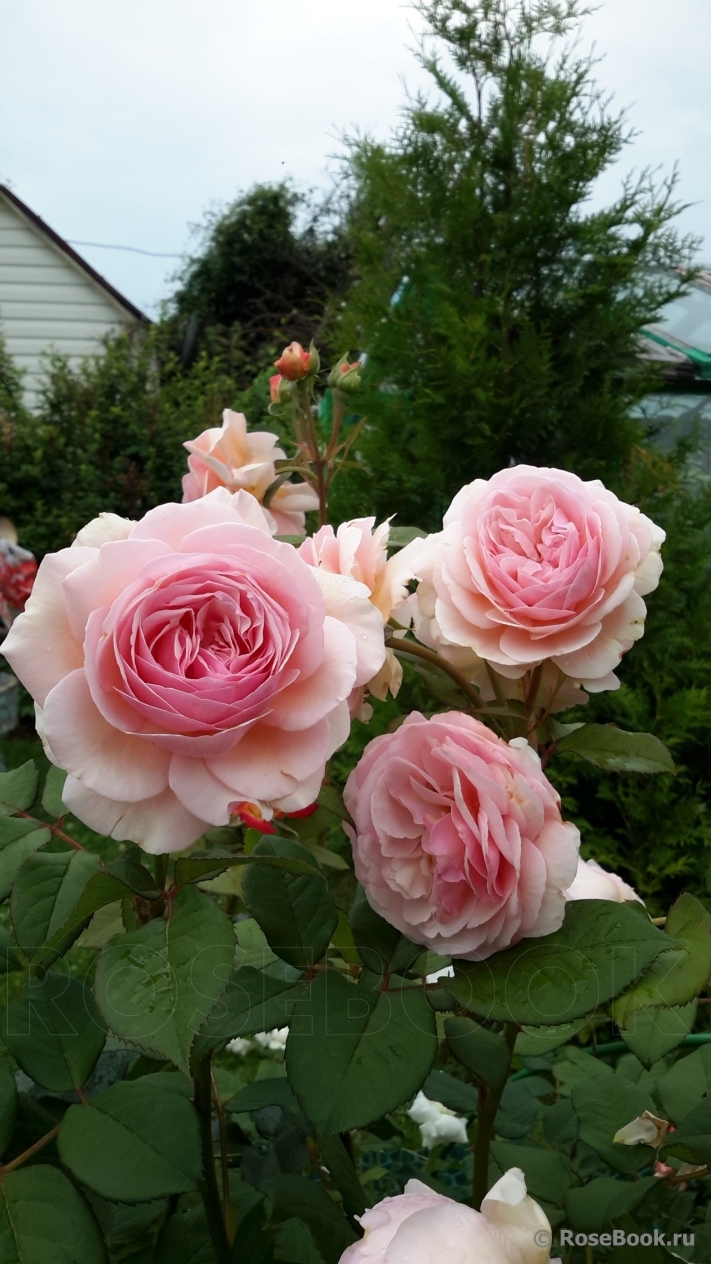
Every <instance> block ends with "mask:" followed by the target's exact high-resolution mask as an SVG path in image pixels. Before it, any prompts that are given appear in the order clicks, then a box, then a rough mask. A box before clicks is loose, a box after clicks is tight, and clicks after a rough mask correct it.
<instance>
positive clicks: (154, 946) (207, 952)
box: [96, 887, 235, 1073]
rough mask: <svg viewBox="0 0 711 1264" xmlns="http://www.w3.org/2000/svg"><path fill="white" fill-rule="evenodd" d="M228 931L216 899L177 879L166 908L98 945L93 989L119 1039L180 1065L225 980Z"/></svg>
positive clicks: (230, 945) (185, 1065)
mask: <svg viewBox="0 0 711 1264" xmlns="http://www.w3.org/2000/svg"><path fill="white" fill-rule="evenodd" d="M234 948H235V941H234V932H233V929H232V926H231V923H230V922H229V920H228V919H227V917H226V916H225V914H224V912H223V911H222V909H220V907H219V906H218V905H217V904H216V903H215V902H214V900H211V899H210V898H209V896H207V895H203V894H202V892H199V891H197V890H196V889H195V888H194V887H184V888H183V890H182V891H180V892H179V894H178V895H176V897H175V899H174V900H173V901H172V903H171V907H170V914H169V916H168V917H167V918H166V919H165V920H164V919H154V920H152V921H150V922H147V924H146V925H145V926H141V927H140V929H139V930H136V931H132V932H130V933H128V934H124V935H119V936H117V937H116V938H115V939H112V940H110V942H109V943H108V944H107V945H106V947H105V948H104V950H103V952H102V954H101V958H100V960H99V964H98V967H97V973H96V997H97V1002H98V1005H99V1008H100V1010H101V1012H102V1014H103V1015H104V1018H105V1019H106V1021H107V1022H108V1024H109V1026H110V1027H111V1029H112V1030H113V1031H114V1032H115V1033H116V1034H117V1035H118V1036H121V1037H122V1039H124V1040H127V1041H128V1042H129V1043H132V1044H137V1045H138V1046H139V1047H140V1048H142V1049H145V1050H147V1051H149V1052H150V1053H152V1054H153V1055H154V1056H157V1057H162V1058H165V1059H167V1060H168V1061H171V1062H174V1063H175V1065H176V1066H178V1067H180V1068H181V1070H184V1071H185V1072H186V1073H187V1072H189V1068H190V1049H191V1046H192V1043H193V1041H194V1039H195V1036H196V1034H197V1032H198V1030H199V1028H200V1027H201V1025H202V1023H203V1022H204V1020H205V1018H206V1017H207V1015H208V1014H209V1012H210V1010H211V1009H212V1008H213V1006H214V1005H215V1003H216V1001H218V1000H219V998H220V997H221V996H222V993H223V992H224V991H225V988H226V987H227V984H228V982H229V976H230V970H231V968H232V960H233V956H234Z"/></svg>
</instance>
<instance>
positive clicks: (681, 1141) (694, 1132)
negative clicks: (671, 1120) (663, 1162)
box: [660, 1097, 711, 1165]
mask: <svg viewBox="0 0 711 1264" xmlns="http://www.w3.org/2000/svg"><path fill="white" fill-rule="evenodd" d="M660 1154H661V1156H662V1157H663V1158H667V1157H668V1156H669V1155H670V1154H673V1155H676V1157H677V1158H680V1159H683V1160H684V1161H685V1162H687V1163H708V1164H710V1165H711V1097H705V1098H704V1100H703V1101H702V1102H700V1103H699V1105H698V1106H695V1107H694V1109H693V1110H692V1111H689V1114H688V1115H686V1116H685V1118H684V1119H682V1120H681V1122H680V1123H679V1124H677V1127H676V1131H675V1132H673V1133H671V1134H670V1136H669V1137H668V1138H667V1141H666V1144H665V1145H663V1146H662V1149H661V1151H660Z"/></svg>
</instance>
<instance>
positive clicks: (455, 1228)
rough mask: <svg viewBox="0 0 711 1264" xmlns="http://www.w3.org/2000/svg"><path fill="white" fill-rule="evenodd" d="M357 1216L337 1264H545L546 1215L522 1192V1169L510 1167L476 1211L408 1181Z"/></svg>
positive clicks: (547, 1242)
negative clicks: (358, 1234)
mask: <svg viewBox="0 0 711 1264" xmlns="http://www.w3.org/2000/svg"><path fill="white" fill-rule="evenodd" d="M359 1220H360V1222H361V1224H362V1226H363V1228H364V1229H365V1236H364V1237H363V1238H362V1239H361V1241H360V1242H354V1243H353V1245H352V1246H349V1247H348V1248H347V1250H346V1251H344V1253H343V1255H342V1256H341V1260H340V1264H370V1262H371V1261H372V1260H378V1261H379V1264H444V1262H445V1261H446V1264H547V1261H548V1260H549V1255H550V1244H551V1241H552V1236H553V1235H552V1233H551V1227H550V1223H549V1221H548V1217H547V1216H546V1214H545V1212H544V1211H543V1210H542V1208H541V1207H539V1205H538V1203H536V1202H534V1200H533V1199H532V1198H530V1197H529V1196H528V1194H527V1193H526V1182H525V1180H524V1176H523V1172H522V1171H521V1169H520V1168H517V1167H513V1168H510V1169H509V1171H508V1172H506V1174H505V1175H504V1176H502V1177H501V1180H499V1181H497V1183H496V1184H495V1185H494V1186H493V1188H492V1189H490V1190H489V1193H488V1194H487V1196H486V1198H485V1199H484V1201H483V1203H482V1205H481V1211H474V1210H473V1209H472V1208H471V1207H467V1206H466V1204H465V1203H458V1202H455V1201H454V1199H452V1198H445V1197H444V1195H443V1194H437V1193H435V1191H434V1190H433V1189H430V1187H429V1185H424V1184H423V1183H422V1181H416V1180H411V1181H408V1182H407V1185H406V1186H405V1193H404V1194H398V1195H397V1196H396V1197H395V1198H384V1199H383V1200H382V1202H379V1203H377V1204H376V1206H375V1207H371V1208H370V1209H369V1210H368V1211H366V1212H365V1214H364V1215H363V1216H360V1217H359Z"/></svg>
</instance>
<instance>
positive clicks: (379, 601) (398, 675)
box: [299, 518, 414, 719]
mask: <svg viewBox="0 0 711 1264" xmlns="http://www.w3.org/2000/svg"><path fill="white" fill-rule="evenodd" d="M389 535H390V523H389V522H382V523H381V524H380V526H379V527H376V525H375V518H353V519H352V520H351V521H350V522H342V523H341V525H340V527H339V528H338V530H337V531H335V532H334V530H333V527H330V526H327V527H321V529H320V530H319V531H317V532H316V534H315V535H313V536H310V537H309V538H308V539H307V540H304V543H303V544H302V545H300V547H299V553H300V554H301V556H302V557H303V559H304V561H305V562H308V564H309V566H316V567H318V568H319V569H320V570H321V571H322V572H326V574H328V575H334V576H335V575H348V576H350V578H351V579H355V580H357V581H358V583H360V584H363V585H364V586H365V587H366V588H367V590H368V592H369V594H370V600H371V601H372V603H373V605H374V606H375V607H376V608H377V609H378V610H379V611H380V614H381V616H382V620H383V625H385V624H386V623H387V622H388V619H389V618H390V615H391V614H392V612H393V610H394V609H395V608H396V607H398V606H400V605H402V603H403V602H404V601H405V599H406V597H407V585H408V582H409V580H411V579H413V578H414V571H413V568H412V561H411V555H405V554H404V550H400V552H397V553H394V554H393V556H392V557H390V558H388V537H389ZM322 582H323V581H322ZM332 582H333V583H334V584H337V582H338V581H335V580H334V581H332ZM401 684H402V667H401V665H400V663H399V662H398V660H397V659H396V657H395V655H394V654H393V652H392V650H390V649H389V650H388V651H387V655H386V660H385V663H384V665H383V667H382V669H381V671H380V672H379V673H378V675H377V677H376V678H375V679H374V680H371V681H369V682H368V687H367V692H368V693H370V694H372V695H373V696H374V697H376V698H380V699H384V698H385V697H386V695H387V693H388V691H389V692H390V693H391V694H392V695H393V697H397V694H398V691H399V689H400V685H401ZM365 706H366V710H365V711H364V710H363V693H362V692H361V693H360V694H359V696H358V698H356V699H353V700H352V706H351V711H352V713H353V714H360V716H361V718H362V719H369V718H370V715H369V714H367V712H370V713H371V714H372V708H369V707H367V704H365Z"/></svg>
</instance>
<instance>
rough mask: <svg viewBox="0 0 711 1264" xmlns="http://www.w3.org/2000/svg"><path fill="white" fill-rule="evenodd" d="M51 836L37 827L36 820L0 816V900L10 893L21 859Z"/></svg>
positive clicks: (46, 841)
mask: <svg viewBox="0 0 711 1264" xmlns="http://www.w3.org/2000/svg"><path fill="white" fill-rule="evenodd" d="M51 837H52V835H51V833H50V831H49V830H48V829H46V828H45V827H44V826H42V827H41V828H39V829H38V828H37V822H36V821H24V820H21V819H20V818H19V817H12V816H9V817H8V816H5V817H3V816H0V901H2V900H6V899H7V897H8V895H9V894H10V892H11V890H12V884H13V882H14V881H15V877H16V876H17V872H18V870H19V868H20V865H21V864H22V862H23V860H25V858H26V857H27V856H31V855H32V853H33V852H35V851H38V850H39V848H40V847H44V846H45V844H46V843H48V842H49V840H50V838H51Z"/></svg>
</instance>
